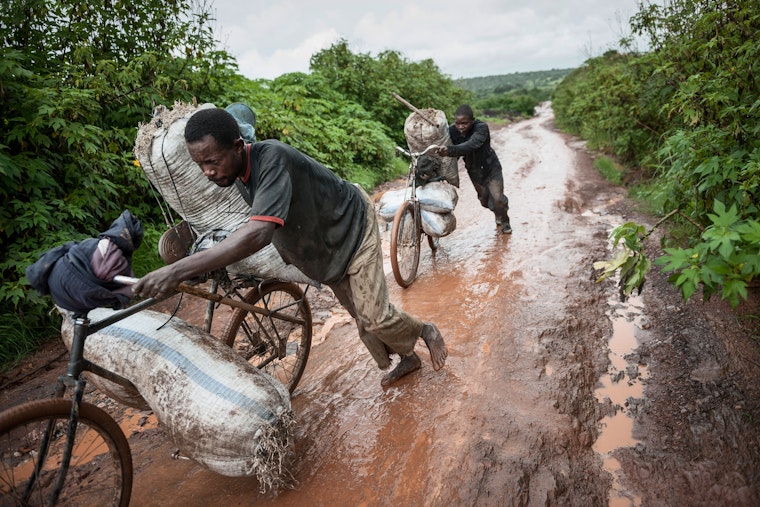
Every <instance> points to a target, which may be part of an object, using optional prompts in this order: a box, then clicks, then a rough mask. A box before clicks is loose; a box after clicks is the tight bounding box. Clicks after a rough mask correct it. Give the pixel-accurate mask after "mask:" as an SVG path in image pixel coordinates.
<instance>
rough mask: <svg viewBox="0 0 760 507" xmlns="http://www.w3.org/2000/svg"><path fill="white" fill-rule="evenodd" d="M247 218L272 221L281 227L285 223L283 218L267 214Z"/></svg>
mask: <svg viewBox="0 0 760 507" xmlns="http://www.w3.org/2000/svg"><path fill="white" fill-rule="evenodd" d="M248 220H249V221H253V220H258V221H260V222H272V223H274V224H275V225H277V226H278V227H282V226H283V225H285V220H283V219H282V218H277V217H269V216H264V215H254V216H252V217H251V218H249V219H248Z"/></svg>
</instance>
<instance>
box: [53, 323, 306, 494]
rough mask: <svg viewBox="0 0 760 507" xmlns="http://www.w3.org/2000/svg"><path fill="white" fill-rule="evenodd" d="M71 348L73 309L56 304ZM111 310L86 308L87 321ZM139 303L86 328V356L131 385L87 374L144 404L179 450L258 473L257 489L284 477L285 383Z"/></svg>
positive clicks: (288, 427)
mask: <svg viewBox="0 0 760 507" xmlns="http://www.w3.org/2000/svg"><path fill="white" fill-rule="evenodd" d="M61 313H62V314H63V317H64V318H63V325H62V327H61V334H62V337H63V341H64V343H65V344H66V346H67V347H68V348H69V349H70V348H71V341H72V338H73V330H74V326H73V319H72V314H70V313H69V312H66V311H65V310H61ZM112 314H113V310H109V309H105V308H97V309H95V310H92V311H90V313H89V317H90V318H91V319H92V320H93V321H98V320H101V319H102V318H105V317H107V316H110V315H112ZM167 319H168V316H167V315H165V314H162V313H158V312H153V311H150V310H143V311H142V312H139V313H137V314H135V315H132V316H130V317H127V318H125V319H123V320H120V321H118V322H116V323H115V324H112V325H110V326H108V327H106V328H104V329H103V330H101V331H99V332H97V333H94V334H92V335H90V336H89V337H88V338H87V341H86V342H85V350H84V355H85V358H86V359H88V360H90V361H92V362H93V363H95V364H97V365H99V366H101V367H103V368H105V369H107V370H110V371H113V372H115V373H117V374H119V375H121V376H122V377H125V378H126V379H128V380H129V381H130V382H132V383H133V384H134V386H135V388H136V391H135V390H130V389H128V388H124V387H122V386H119V385H117V384H114V383H112V382H109V381H107V380H105V379H103V378H101V377H96V376H94V375H90V377H91V379H90V380H91V381H92V383H93V384H95V385H96V386H97V387H99V388H100V389H101V390H103V391H104V392H106V394H108V395H109V396H111V397H113V398H114V399H116V400H117V401H120V402H122V403H125V404H127V405H130V406H135V407H138V408H143V409H144V408H145V407H146V406H147V407H150V409H152V410H153V412H155V414H156V417H157V418H158V421H159V422H160V423H161V425H162V426H163V427H164V429H165V430H166V431H167V433H168V435H169V437H170V438H171V440H172V442H174V444H175V445H176V446H177V447H179V448H180V451H181V452H182V454H184V455H186V456H188V457H190V458H192V459H193V460H195V461H196V462H198V463H200V464H201V465H203V466H205V467H207V468H208V469H210V470H212V471H214V472H216V473H219V474H222V475H226V476H233V477H237V476H256V477H257V478H258V479H259V481H260V483H261V486H262V489H267V488H277V487H281V486H284V485H286V484H287V483H288V481H287V472H286V470H285V459H286V456H287V454H288V452H289V451H290V450H291V449H290V448H291V445H292V428H293V412H292V409H291V405H290V395H289V393H288V390H287V389H286V388H285V386H284V385H282V383H280V382H279V381H278V380H276V379H274V378H272V377H270V376H269V375H267V374H266V373H264V372H262V371H260V370H258V369H257V368H255V367H254V366H252V365H251V364H249V363H248V362H247V361H246V360H245V359H243V358H242V357H241V356H239V355H238V354H236V353H235V352H234V351H233V350H232V349H231V348H229V347H227V346H226V345H225V344H223V343H222V342H220V341H218V340H216V339H215V338H213V337H212V336H211V335H209V334H208V333H205V332H203V331H202V330H200V329H199V328H197V327H195V326H192V325H190V324H188V323H186V322H184V321H182V320H180V319H178V318H176V317H175V318H171V320H169V321H168V322H167Z"/></svg>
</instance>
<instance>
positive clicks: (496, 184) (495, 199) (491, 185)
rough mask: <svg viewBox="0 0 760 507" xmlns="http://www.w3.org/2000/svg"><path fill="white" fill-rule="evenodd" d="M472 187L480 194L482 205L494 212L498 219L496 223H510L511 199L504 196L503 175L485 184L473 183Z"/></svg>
mask: <svg viewBox="0 0 760 507" xmlns="http://www.w3.org/2000/svg"><path fill="white" fill-rule="evenodd" d="M472 186H473V187H475V191H476V192H477V193H478V200H479V201H480V205H481V206H483V207H484V208H488V209H489V210H491V211H492V212H493V214H494V216H495V217H496V223H497V224H501V223H502V222H506V223H509V213H508V210H509V199H507V196H506V195H504V179H503V178H502V176H501V173H499V174H498V176H494V177H493V178H491V179H489V180H488V181H487V182H486V183H484V184H480V183H476V182H474V181H473V182H472Z"/></svg>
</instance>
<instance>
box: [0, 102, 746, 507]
mask: <svg viewBox="0 0 760 507" xmlns="http://www.w3.org/2000/svg"><path fill="white" fill-rule="evenodd" d="M492 137H493V145H494V148H495V149H496V150H497V153H498V154H499V157H500V159H501V161H502V164H503V166H504V178H505V187H506V191H507V195H508V197H509V199H510V215H511V217H512V225H513V229H514V233H513V234H512V235H511V236H501V235H497V234H496V226H495V224H494V221H493V217H492V215H491V214H490V212H488V211H487V210H484V209H483V208H481V207H480V205H479V204H478V202H477V200H476V198H475V194H474V191H473V189H472V187H471V184H470V182H469V179H468V178H467V176H466V173H465V172H464V171H462V173H461V176H460V178H461V180H462V184H461V188H460V190H459V196H460V197H459V203H458V205H457V208H456V211H455V214H456V218H457V228H456V230H455V231H454V232H453V233H452V234H451V235H449V236H447V237H445V238H442V239H441V241H440V248H439V250H438V251H437V253H436V254H435V256H433V255H431V252H430V250H429V249H427V248H424V249H423V256H422V259H421V261H420V270H419V276H418V279H417V280H416V281H415V282H414V284H413V285H412V286H411V287H409V288H407V289H401V288H400V287H398V286H397V285H396V284H395V282H394V280H393V276H392V274H391V273H390V262H386V271H387V273H388V276H387V280H388V284H389V290H390V296H391V300H392V301H393V302H395V303H396V304H398V305H399V306H401V307H402V308H404V309H405V310H407V311H408V312H410V313H412V314H415V315H417V316H419V317H421V318H423V319H425V320H431V321H433V322H435V323H436V324H437V325H438V327H439V328H440V330H441V332H442V333H443V335H444V337H445V338H446V341H447V344H448V349H449V357H448V360H447V362H446V366H445V367H444V368H443V369H442V370H440V371H438V372H436V371H434V370H433V368H432V366H431V364H430V361H429V356H428V355H427V351H426V350H425V348H424V345H423V344H422V342H421V341H420V345H419V347H418V353H419V354H420V356H421V357H422V358H423V367H422V369H421V370H420V371H418V372H416V373H415V374H412V375H410V376H409V377H406V378H404V379H402V380H401V381H400V382H398V383H397V384H395V385H393V386H392V387H390V388H385V389H384V388H382V387H381V385H380V378H381V376H382V375H383V372H381V371H379V370H378V369H377V368H376V366H375V365H374V363H373V361H372V359H371V358H370V356H369V354H368V353H367V352H366V350H365V349H364V348H363V346H362V345H361V343H360V342H359V340H358V337H357V333H356V330H355V327H354V325H353V323H352V322H351V320H350V318H349V317H348V315H347V313H346V312H345V311H343V310H342V309H341V308H340V307H339V306H336V303H335V301H334V299H333V298H332V295H331V293H330V292H329V291H328V290H323V291H315V290H314V289H310V290H309V299H310V301H311V304H312V309H313V312H314V316H315V327H314V342H313V347H312V351H311V355H310V358H309V363H308V365H307V368H306V372H305V375H304V377H303V379H302V380H301V383H300V385H299V387H298V389H297V390H296V392H295V393H294V396H293V400H292V403H293V408H294V411H295V414H296V417H297V432H296V444H295V448H294V453H293V463H292V466H291V473H292V475H293V478H294V480H295V481H296V483H297V485H296V487H295V488H294V489H292V490H284V491H281V492H279V494H278V495H276V496H274V495H271V494H270V495H261V494H259V492H258V491H259V485H258V483H257V482H256V480H255V479H252V478H227V477H222V476H219V475H216V474H214V473H211V472H209V471H206V470H204V469H203V468H201V467H200V466H198V465H196V464H195V463H193V462H191V461H184V460H179V461H177V460H172V459H171V453H172V451H173V450H174V447H173V445H172V444H171V442H168V441H167V440H166V438H165V436H164V434H163V432H162V431H161V430H160V428H157V427H155V426H154V424H152V423H151V420H150V417H149V416H150V414H149V413H140V412H135V411H128V412H127V414H126V415H125V423H124V427H125V429H126V430H127V432H128V433H131V434H132V435H131V437H130V444H131V446H132V449H133V453H134V456H133V460H134V464H135V470H136V472H135V485H134V490H133V505H136V506H166V505H182V506H186V507H187V506H195V505H199V506H200V505H228V506H235V505H253V504H256V505H273V506H302V505H315V506H323V505H324V506H328V505H329V506H333V505H341V506H343V505H345V506H362V505H364V506H376V505H393V506H396V505H400V506H418V505H419V506H422V505H424V506H450V505H468V506H470V505H478V506H491V505H493V506H508V505H526V506H527V505H531V506H532V505H560V506H567V505H578V506H589V505H600V506H601V505H613V506H639V505H642V506H660V505H662V506H666V505H739V506H745V505H746V506H750V505H759V504H760V444H759V440H760V404H759V403H758V400H759V399H760V398H758V394H760V383H759V382H758V380H757V377H758V375H757V371H758V370H757V368H758V367H760V355H759V354H758V350H757V344H756V342H754V343H753V341H752V339H751V335H752V334H753V333H754V334H755V335H757V334H759V333H758V331H757V326H756V325H755V326H754V327H753V319H743V320H737V317H736V315H737V314H734V313H732V312H730V311H728V309H727V308H726V307H725V305H722V304H720V303H713V304H711V305H710V306H709V307H708V306H705V305H702V304H701V303H700V302H698V301H697V302H694V301H692V302H689V303H683V302H682V301H681V300H680V298H679V297H678V296H677V295H676V294H675V293H674V291H673V289H672V288H671V287H670V286H668V285H667V283H666V282H665V281H664V280H663V279H662V277H661V276H660V277H657V276H653V277H652V280H651V281H650V282H649V285H648V287H647V288H646V289H645V291H644V293H643V294H642V295H641V296H640V297H637V298H633V299H631V300H629V301H628V302H627V303H621V302H620V301H619V300H618V299H617V298H616V297H615V295H616V290H615V287H614V286H613V285H612V283H605V284H597V283H595V282H594V276H593V272H592V263H593V262H594V261H595V260H600V259H603V258H606V256H607V255H608V254H609V253H608V250H607V242H606V237H607V234H608V232H609V230H610V229H611V227H612V226H614V225H616V224H618V223H620V222H621V220H624V219H625V220H628V219H632V218H639V217H634V216H633V211H631V207H630V203H628V202H627V201H626V200H625V199H624V192H623V191H622V190H621V189H619V188H616V187H614V186H612V185H609V184H607V183H605V182H604V181H602V180H601V179H600V178H599V176H598V175H597V174H596V172H595V171H594V170H593V168H592V167H591V159H590V158H589V156H588V155H587V153H586V151H585V150H584V149H583V147H582V145H580V144H579V143H576V142H574V141H573V140H571V139H567V138H566V137H565V136H563V135H561V134H560V133H558V132H557V131H556V130H555V129H554V127H553V123H552V115H551V110H550V109H548V108H546V107H545V108H542V109H541V110H540V111H539V114H538V115H537V116H536V117H535V118H533V119H531V120H527V121H524V122H520V123H517V124H513V125H510V126H509V127H504V128H499V129H494V130H493V131H492ZM388 234H389V231H387V232H386V233H385V234H384V238H385V246H386V251H387V240H388ZM751 298H752V299H751V300H750V302H748V303H745V305H743V306H742V308H740V310H739V312H738V315H747V314H751V315H755V316H757V314H758V311H757V308H758V306H757V294H756V293H754V292H753V293H751ZM185 312H186V313H185V314H186V315H188V317H187V318H191V317H189V315H191V314H192V311H191V310H186V311H185ZM196 314H197V312H196ZM755 320H756V319H755ZM56 364H57V365H58V366H59V367H60V363H53V366H55V365H56ZM29 367H30V368H31V366H29ZM48 376H49V375H48ZM51 378H52V377H51ZM44 379H45V376H43V375H40V374H39V373H36V374H35V375H34V376H33V380H31V381H28V382H26V383H24V384H23V385H24V387H23V389H21V390H20V388H19V387H18V386H17V385H15V384H8V383H7V382H6V385H9V386H10V385H13V389H11V387H8V388H6V389H4V390H3V393H2V395H1V397H0V402H2V404H3V405H6V404H7V403H10V402H11V401H10V400H13V401H16V400H18V399H19V397H18V396H19V395H18V394H14V393H17V392H23V393H25V394H23V396H26V397H40V396H44V395H45V388H42V387H40V386H44V385H47V384H46V383H45V380H44ZM48 381H49V382H52V381H51V380H48Z"/></svg>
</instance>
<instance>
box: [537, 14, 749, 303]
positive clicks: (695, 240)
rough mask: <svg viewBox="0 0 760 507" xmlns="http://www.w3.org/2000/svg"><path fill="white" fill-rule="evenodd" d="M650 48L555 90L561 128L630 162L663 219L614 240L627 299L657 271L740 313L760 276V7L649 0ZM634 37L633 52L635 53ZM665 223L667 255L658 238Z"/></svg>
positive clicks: (625, 227)
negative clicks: (651, 240)
mask: <svg viewBox="0 0 760 507" xmlns="http://www.w3.org/2000/svg"><path fill="white" fill-rule="evenodd" d="M630 23H631V29H632V33H633V34H634V35H637V36H642V37H644V38H646V39H647V40H648V43H649V47H650V50H649V51H648V52H646V53H637V52H634V51H621V52H618V51H609V52H607V53H606V54H604V55H602V56H599V57H597V58H592V59H590V60H588V61H587V62H586V63H585V65H583V66H582V67H581V68H578V69H576V70H574V71H573V72H571V73H570V74H569V75H568V76H567V77H566V78H565V79H564V80H563V81H562V83H561V84H560V85H559V86H558V87H557V89H556V91H555V92H554V94H553V101H552V104H553V108H554V111H555V116H556V121H557V124H558V125H559V126H560V127H561V128H563V129H565V130H566V131H568V132H570V133H573V134H575V135H578V136H580V137H582V138H584V139H586V140H588V144H589V146H590V147H591V148H593V149H597V150H601V151H604V152H608V153H610V154H611V155H614V156H615V158H617V159H618V160H619V161H621V162H622V163H624V164H625V165H626V166H627V168H628V169H627V170H626V171H625V173H624V175H623V177H624V178H625V181H626V182H628V183H629V184H631V185H633V188H634V191H635V195H636V196H637V197H639V198H641V199H643V200H646V201H647V202H648V206H649V208H650V211H653V212H654V213H656V214H657V215H659V216H660V220H659V221H658V223H657V224H656V225H655V226H654V227H653V228H650V229H648V228H646V227H644V226H642V225H640V224H637V223H633V222H629V223H625V224H621V225H620V226H619V227H618V228H616V229H615V230H614V231H613V233H612V235H611V239H612V241H613V243H614V245H615V246H616V247H619V249H618V252H619V253H618V255H617V257H616V258H615V259H612V260H610V261H605V262H599V263H598V264H597V265H596V267H597V268H598V269H599V270H600V278H601V279H604V278H606V277H609V276H612V275H614V274H619V276H620V284H621V290H622V293H623V295H624V296H625V295H628V294H630V293H631V292H632V291H634V290H640V289H641V286H642V284H643V283H644V280H645V276H646V274H647V272H648V270H649V269H650V268H651V266H652V264H654V265H655V266H658V267H659V268H660V269H663V270H664V271H665V272H667V273H671V276H670V281H671V282H672V283H673V284H674V285H675V286H677V287H678V288H679V289H680V291H681V294H682V296H683V298H684V299H689V298H690V297H692V296H694V295H699V294H701V295H702V297H703V298H704V299H708V298H710V297H711V296H713V295H716V294H717V295H719V296H720V297H722V298H723V299H725V300H727V301H729V302H730V303H731V305H733V306H734V307H736V306H738V305H739V304H740V302H741V301H742V300H744V299H746V298H747V294H748V293H747V288H748V285H749V284H751V283H753V281H756V280H757V278H758V276H759V275H760V222H759V221H758V206H760V80H759V78H758V76H760V44H758V42H757V34H758V33H760V9H758V6H757V2H756V1H754V0H679V1H675V2H667V3H666V4H664V5H657V4H654V3H651V2H645V3H644V4H643V5H642V6H641V9H640V11H639V12H638V13H637V14H636V15H634V16H633V18H632V19H631V21H630ZM623 42H624V45H623V46H624V47H626V45H625V43H626V41H623ZM657 227H666V234H665V238H664V240H663V248H664V253H663V254H662V255H660V256H659V257H657V258H655V259H653V260H650V259H648V258H647V257H646V255H645V253H644V247H645V243H646V241H647V238H648V237H649V236H650V234H651V233H652V232H653V230H654V229H655V228H657Z"/></svg>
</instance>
